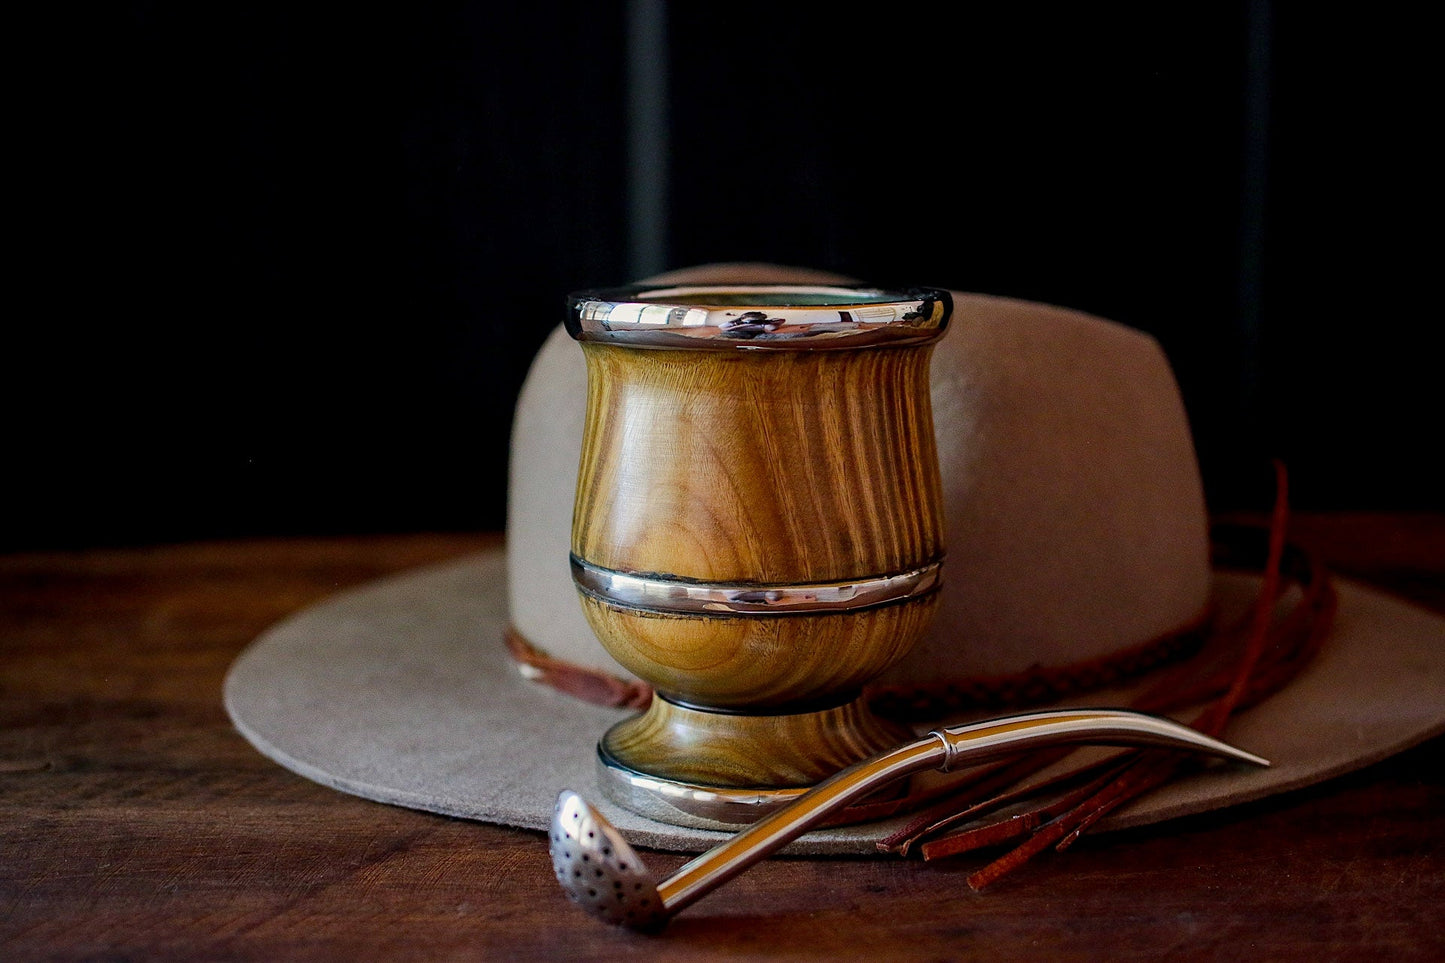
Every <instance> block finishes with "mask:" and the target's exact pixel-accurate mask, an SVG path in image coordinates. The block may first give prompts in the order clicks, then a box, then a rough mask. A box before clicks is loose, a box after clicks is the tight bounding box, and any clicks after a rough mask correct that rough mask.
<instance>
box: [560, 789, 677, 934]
mask: <svg viewBox="0 0 1445 963" xmlns="http://www.w3.org/2000/svg"><path fill="white" fill-rule="evenodd" d="M551 852H552V870H553V872H554V873H556V875H557V882H558V883H559V884H561V886H562V889H563V890H564V891H565V892H566V893H567V895H568V896H569V897H571V898H572V900H573V901H574V902H576V903H577V904H578V905H579V906H581V907H582V908H583V909H585V910H586V911H587V912H589V913H591V914H592V915H593V916H596V917H597V918H598V919H601V920H605V921H607V922H608V923H612V924H614V925H616V926H626V927H629V928H632V929H652V928H654V927H657V926H660V925H661V924H662V923H664V922H666V920H667V917H668V914H667V912H666V910H665V909H664V907H663V905H662V901H661V899H660V898H659V897H658V895H657V884H656V883H655V882H654V881H653V878H652V874H651V873H649V872H648V870H647V867H646V866H645V865H644V864H643V862H642V859H641V857H639V856H638V855H637V853H636V852H635V851H634V850H633V849H632V847H631V846H630V845H628V843H627V840H625V839H623V838H622V834H621V833H619V832H618V831H617V829H616V828H615V827H613V825H612V824H611V823H609V822H608V821H607V820H606V818H604V817H603V816H602V814H601V813H599V812H597V811H596V810H595V809H593V808H592V807H591V806H590V805H588V804H587V801H586V800H585V799H583V798H582V797H581V796H579V795H577V793H575V792H572V791H571V790H564V791H563V792H562V793H561V795H559V796H558V797H557V806H556V808H555V809H554V811H553V813H552V827H551Z"/></svg>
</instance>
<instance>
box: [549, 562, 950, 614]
mask: <svg viewBox="0 0 1445 963" xmlns="http://www.w3.org/2000/svg"><path fill="white" fill-rule="evenodd" d="M571 560H572V580H573V581H574V582H575V583H576V585H577V588H578V589H580V590H581V591H582V592H584V593H585V594H587V595H589V596H592V597H593V598H596V599H600V600H602V601H604V602H608V603H610V604H612V605H617V606H621V607H623V608H629V609H642V610H644V611H648V612H660V613H664V614H668V615H694V616H698V615H701V616H738V615H787V614H801V613H813V614H819V613H829V612H853V611H857V610H859V609H868V608H874V607H876V606H879V605H888V604H889V603H892V602H902V601H906V600H907V599H913V598H921V597H922V596H925V595H928V594H929V593H930V592H934V591H936V590H937V589H938V588H939V586H940V585H941V584H942V575H943V562H942V561H936V562H931V563H929V564H927V565H923V566H920V567H919V568H915V569H910V570H909V571H906V572H898V573H895V574H892V575H878V576H873V577H870V578H863V579H850V580H848V581H841V582H814V583H805V584H791V585H764V584H758V583H730V584H729V583H707V582H695V581H689V580H685V579H679V578H676V577H666V576H660V575H639V574H635V573H631V572H618V571H614V570H613V569H608V568H602V567H601V566H598V565H593V564H592V563H591V562H588V561H586V560H585V559H580V558H578V557H577V556H576V555H572V556H571Z"/></svg>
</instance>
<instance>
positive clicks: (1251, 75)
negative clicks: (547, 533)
mask: <svg viewBox="0 0 1445 963" xmlns="http://www.w3.org/2000/svg"><path fill="white" fill-rule="evenodd" d="M416 6H417V7H418V9H406V10H401V9H397V10H391V11H388V12H380V11H377V10H374V9H371V8H367V9H365V10H361V11H358V10H349V11H343V12H337V11H331V12H320V11H315V10H305V9H303V10H297V9H290V8H282V9H271V8H269V7H257V6H255V5H249V4H234V3H233V4H227V3H214V4H182V3H164V2H157V3H145V4H134V3H133V4H117V5H111V6H106V7H103V8H101V7H97V8H96V9H95V10H86V9H85V8H83V7H81V8H76V7H71V8H67V9H66V11H65V12H64V13H63V14H59V15H56V16H54V17H52V18H51V19H49V20H48V21H47V22H45V23H35V24H27V25H24V27H23V28H17V29H16V32H15V35H14V36H15V42H16V44H17V46H20V47H23V48H25V49H26V52H28V54H29V55H30V57H31V64H32V66H31V68H30V69H29V70H28V71H25V72H24V77H23V82H22V83H21V84H20V85H19V86H18V87H16V88H14V89H13V90H12V94H13V96H12V100H13V101H14V107H13V109H12V112H11V118H10V124H9V127H10V131H11V137H10V138H9V140H10V143H11V147H10V148H9V153H10V154H11V158H12V161H19V164H18V165H17V166H16V168H15V170H16V171H17V173H13V174H12V175H11V182H12V204H11V209H12V217H11V219H10V223H11V234H12V241H13V242H18V249H19V251H20V253H19V254H17V255H16V256H15V257H14V258H13V262H12V267H13V269H14V271H15V274H14V283H13V284H12V287H11V290H12V298H13V301H12V305H11V308H10V310H9V311H8V312H7V314H8V315H9V321H8V323H7V324H6V326H5V327H6V329H7V330H8V332H9V333H8V335H7V338H6V341H7V342H8V347H6V348H0V376H3V388H0V391H3V398H0V400H3V402H4V404H5V410H6V424H7V426H8V429H7V431H6V432H5V435H6V438H5V441H4V448H3V456H0V457H3V461H0V468H3V471H4V474H5V476H6V477H7V478H8V479H9V481H10V483H9V484H8V485H7V486H6V487H7V488H8V489H9V491H10V494H8V495H0V499H3V502H0V504H3V505H4V506H5V508H4V510H3V512H0V547H3V548H8V549H15V548H45V547H72V546H83V545H99V544H110V543H134V542H141V543H144V542H153V541H169V540H177V539H189V538H208V537H218V536H234V535H249V534H306V533H326V532H370V531H385V530H402V531H405V530H456V529H496V528H500V527H501V525H502V523H503V520H504V509H505V495H506V446H507V440H508V433H509V427H510V419H511V413H512V406H513V403H514V401H515V397H516V393H517V391H518V389H519V387H520V385H521V380H522V378H523V376H524V374H525V372H526V367H527V365H528V363H529V361H530V359H531V357H532V355H533V353H534V352H535V350H536V348H537V347H538V346H539V345H540V343H541V341H542V339H543V338H544V337H545V335H546V334H547V332H548V331H549V330H550V329H551V328H552V327H553V326H554V325H555V324H556V323H558V321H559V320H560V316H561V306H562V299H563V297H564V295H565V293H566V292H567V291H569V290H572V289H576V288H581V287H586V286H594V285H600V284H615V283H621V282H624V281H626V280H629V279H630V278H631V277H634V276H636V275H637V274H638V273H641V272H642V271H644V270H653V269H659V268H664V267H677V266H682V265H687V264H693V263H699V262H705V261H714V260H735V259H742V260H769V261H775V262H781V263H788V264H801V265H809V266H815V267H823V268H831V269H835V270H839V271H844V272H847V273H851V274H854V275H857V276H861V277H864V278H867V279H876V280H880V281H893V282H916V283H925V284H937V285H946V286H950V287H954V288H961V289H968V290H976V291H985V292H989V293H995V294H1006V295H1013V296H1017V297H1024V298H1033V299H1039V300H1045V301H1051V302H1054V303H1059V304H1064V305H1068V306H1071V307H1077V308H1082V309H1085V310H1088V311H1092V312H1095V313H1098V314H1101V315H1104V316H1107V317H1111V318H1114V319H1116V320H1119V321H1123V322H1125V323H1128V324H1131V325H1134V326H1136V327H1139V328H1142V329H1144V330H1146V331H1149V332H1151V333H1152V334H1154V335H1155V336H1157V337H1158V338H1159V339H1160V340H1161V342H1162V343H1163V345H1164V347H1165V350H1166V351H1167V353H1168V354H1169V356H1170V359H1171V361H1172V363H1173V364H1174V367H1175V370H1176V373H1177V375H1178V377H1179V379H1180V382H1181V385H1182V388H1183V390H1184V395H1185V401H1186V404H1187V406H1188V408H1189V411H1190V416H1191V421H1192V424H1193V426H1194V429H1195V434H1196V442H1197V445H1198V448H1199V452H1200V457H1201V462H1202V466H1203V470H1204V473H1205V480H1206V486H1207V489H1208V493H1209V497H1210V501H1211V505H1212V506H1213V507H1214V508H1216V509H1229V508H1250V507H1260V506H1263V505H1265V504H1267V503H1268V500H1269V496H1270V486H1269V481H1268V463H1269V459H1270V458H1271V457H1274V456H1278V457H1281V458H1283V459H1285V461H1286V462H1287V464H1288V465H1289V466H1290V468H1291V472H1292V477H1293V492H1294V500H1295V502H1296V504H1298V505H1301V506H1303V507H1306V508H1326V509H1328V508H1442V507H1445V498H1442V491H1445V484H1442V474H1441V472H1440V469H1439V468H1438V466H1437V465H1436V460H1437V457H1438V449H1439V446H1440V442H1439V438H1438V434H1439V430H1438V421H1439V417H1440V414H1441V407H1442V406H1441V393H1440V388H1439V375H1438V370H1437V369H1438V365H1437V361H1436V355H1435V354H1434V349H1433V347H1432V345H1433V342H1434V339H1433V338H1431V337H1429V335H1431V334H1432V333H1433V331H1432V329H1434V328H1436V327H1437V326H1438V325H1439V320H1440V318H1439V315H1440V311H1439V308H1438V304H1437V303H1436V302H1435V301H1433V300H1431V299H1428V298H1427V293H1428V294H1433V291H1427V288H1429V287H1433V279H1434V275H1435V274H1436V273H1438V269H1437V268H1436V267H1435V254H1436V250H1437V248H1438V242H1436V241H1435V240H1433V232H1434V230H1435V226H1436V224H1437V223H1438V221H1437V219H1436V218H1435V216H1434V211H1435V207H1436V204H1435V197H1434V193H1435V186H1434V185H1435V182H1436V181H1437V180H1438V160H1439V158H1438V156H1436V155H1428V154H1427V151H1426V144H1427V137H1426V132H1427V131H1428V130H1431V129H1433V128H1435V127H1437V126H1438V109H1437V107H1436V106H1435V101H1434V94H1433V90H1434V88H1435V86H1436V84H1435V81H1436V80H1437V79H1438V78H1436V77H1435V76H1434V71H1433V70H1432V69H1431V68H1429V67H1428V66H1427V65H1428V64H1430V63H1431V62H1432V61H1433V60H1434V59H1435V57H1434V55H1433V54H1432V53H1431V52H1430V51H1429V50H1427V49H1426V38H1427V37H1428V36H1429V33H1428V31H1426V30H1425V29H1424V27H1423V25H1422V24H1421V23H1419V22H1414V21H1411V20H1408V19H1401V20H1392V19H1390V18H1389V17H1388V16H1387V15H1385V14H1381V13H1379V12H1377V11H1374V10H1373V9H1372V10H1371V11H1370V12H1369V14H1368V15H1362V14H1361V13H1360V12H1359V11H1358V10H1356V11H1354V12H1352V13H1348V14H1347V13H1346V12H1344V11H1341V12H1338V13H1332V12H1323V11H1322V10H1320V9H1319V8H1318V5H1315V6H1313V7H1311V8H1310V9H1308V10H1305V9H1301V8H1298V7H1291V8H1289V9H1279V10H1275V9H1274V8H1273V5H1272V4H1270V3H1267V2H1262V0H1256V2H1252V3H1242V4H1211V5H1206V4H1200V5H1175V4H1150V5H1138V6H1128V7H1119V6H1110V7H1106V8H1102V9H1100V8H1095V7H1092V6H1091V7H1089V9H1087V11H1083V10H1078V9H1075V10H1073V11H1072V12H1060V9H1056V8H1053V7H1039V6H1026V5H1017V4H1015V5H1009V6H1008V7H1007V8H1004V7H1002V6H1000V7H998V8H995V7H993V6H985V5H955V6H951V7H949V8H947V11H948V12H940V10H934V9H931V8H920V9H919V10H917V11H916V12H915V10H914V9H913V8H911V7H909V6H908V5H898V4H894V5H887V6H886V7H884V8H877V9H874V8H869V12H868V16H867V17H858V18H850V19H847V20H846V21H842V22H840V21H837V20H836V19H834V20H820V19H819V18H818V17H817V16H816V15H815V16H805V15H803V14H801V13H796V12H790V11H789V10H788V9H787V8H786V5H784V4H779V3H776V2H773V3H761V2H755V0H741V2H732V3H728V4H726V5H700V4H688V5H677V6H676V7H675V8H674V9H671V10H668V11H666V16H665V18H660V17H659V16H658V13H657V11H656V10H655V9H654V10H653V11H652V13H648V12H647V11H648V9H649V8H654V7H657V6H659V5H657V4H652V3H647V2H635V3H632V4H630V5H629V4H625V3H623V2H621V0H604V2H596V3H585V4H584V3H559V2H546V0H536V2H533V3H530V4H525V5H507V7H509V8H511V9H507V10H505V11H499V10H498V9H494V6H501V5H491V4H482V3H445V4H432V5H428V6H427V7H426V8H425V9H420V8H421V5H416ZM704 6H705V7H706V9H702V8H703V7H704ZM1079 6H1080V7H1082V6H1083V5H1079ZM960 8H961V9H960ZM941 9H942V8H941ZM1063 9H1064V10H1068V9H1069V8H1063ZM639 10H641V11H642V13H638V11H639ZM629 11H631V14H630V15H631V17H632V19H631V20H629ZM629 25H630V26H629ZM647 29H651V30H653V31H654V36H656V35H657V34H656V31H658V30H665V34H664V36H665V37H666V41H665V43H657V42H653V43H650V44H644V45H643V47H642V52H641V53H637V54H633V55H631V56H629V54H628V52H627V51H628V47H627V43H628V37H629V36H638V35H639V34H641V35H644V36H645V35H646V30H647ZM663 81H665V85H663V83H662V82H663ZM639 85H641V86H643V87H650V89H651V90H652V91H653V92H654V93H658V94H662V95H663V96H662V97H661V98H660V101H659V102H658V104H657V105H656V106H655V107H654V108H652V109H651V113H648V110H647V109H646V108H644V110H643V113H642V114H641V115H638V114H636V113H635V112H629V107H628V104H629V103H630V101H629V96H628V94H629V90H631V91H632V92H633V93H634V94H636V93H637V92H638V89H639ZM643 92H644V93H645V92H646V91H645V90H644V91H643ZM639 117H640V119H639ZM659 117H661V118H662V120H663V124H662V125H661V126H658V124H657V119H658V118H659ZM649 118H650V119H649ZM629 129H631V131H632V133H633V134H634V135H640V136H637V137H634V139H633V140H629V136H628V135H629ZM639 142H640V143H642V144H643V145H644V146H643V147H642V148H641V150H640V152H639V149H638V148H637V147H636V146H633V147H629V144H634V145H635V144H636V143H639ZM649 160H653V161H659V162H660V163H659V170H658V171H655V172H653V173H652V174H651V175H649V176H651V184H652V186H651V187H648V188H646V189H645V190H648V191H652V192H653V193H652V194H651V195H649V196H651V197H653V198H654V199H656V200H660V201H663V202H664V203H663V204H662V205H661V206H662V210H663V212H664V214H665V225H664V227H663V230H662V233H660V234H658V233H656V231H654V232H653V233H651V234H647V235H646V237H642V236H641V234H643V233H646V225H647V223H648V221H647V215H646V214H645V211H644V213H643V214H642V215H639V214H637V213H636V211H637V209H638V208H637V206H636V204H635V201H636V200H637V199H638V198H637V193H636V188H634V187H629V185H630V184H635V183H636V181H635V180H632V179H630V178H634V177H636V176H637V175H638V174H639V172H640V173H641V174H642V175H647V172H648V170H649V165H648V164H647V163H646V161H649ZM629 192H631V193H629ZM644 207H645V205H644ZM630 224H631V225H632V226H629V225H630ZM638 225H641V227H639V226H638ZM1421 237H1423V238H1424V239H1423V240H1422V239H1421ZM648 238H650V239H651V240H652V241H653V242H654V243H653V244H651V246H649V245H647V244H643V243H639V241H645V240H647V239H648ZM1427 251H1428V252H1429V254H1430V256H1429V258H1428V260H1427V253H1426V252H1427Z"/></svg>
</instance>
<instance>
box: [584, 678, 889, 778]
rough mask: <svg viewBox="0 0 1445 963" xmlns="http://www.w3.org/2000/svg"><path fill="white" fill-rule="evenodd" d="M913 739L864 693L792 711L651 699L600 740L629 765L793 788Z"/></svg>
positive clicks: (676, 774) (659, 773) (665, 773)
mask: <svg viewBox="0 0 1445 963" xmlns="http://www.w3.org/2000/svg"><path fill="white" fill-rule="evenodd" d="M911 738H913V733H912V732H911V731H909V730H908V729H906V728H904V727H903V726H900V725H896V724H893V723H890V722H888V721H886V720H883V719H880V718H878V717H877V716H876V715H874V714H873V712H872V711H870V710H869V709H868V707H867V705H865V704H864V703H863V701H862V700H861V699H855V700H854V701H852V702H850V703H848V704H846V705H843V706H838V707H837V708H834V709H827V710H821V711H817V712H805V713H798V714H796V715H724V714H722V713H717V712H703V711H699V710H696V709H690V708H688V707H686V706H679V705H674V704H673V703H671V702H668V701H667V700H666V699H653V700H652V704H651V705H650V706H648V709H647V712H645V713H644V714H642V715H641V716H638V717H636V718H633V719H628V720H626V721H625V722H621V723H618V724H617V725H616V726H613V727H612V729H610V730H609V731H608V732H607V735H606V737H605V738H604V739H603V746H604V748H605V749H606V751H607V752H608V753H609V754H610V755H611V756H612V757H613V758H614V759H618V760H621V761H623V762H624V763H625V764H626V765H627V766H628V767H629V768H631V769H634V770H637V771H640V772H645V773H647V774H648V775H653V776H660V777H662V778H663V779H671V780H673V781H676V782H682V783H688V784H692V785H705V786H725V787H738V788H741V787H746V788H767V789H790V788H792V789H796V788H799V787H803V786H811V785H813V784H814V783H816V782H820V781H821V780H823V779H825V778H827V777H828V776H831V775H833V773H835V772H837V771H838V770H840V769H843V768H845V767H846V766H849V765H851V764H853V763H855V762H858V761H859V760H861V759H866V758H868V757H869V756H873V755H876V754H878V753H880V752H883V751H884V750H886V749H892V748H894V747H895V746H897V745H898V744H899V743H901V742H905V741H907V740H908V739H911Z"/></svg>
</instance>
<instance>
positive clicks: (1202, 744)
mask: <svg viewBox="0 0 1445 963" xmlns="http://www.w3.org/2000/svg"><path fill="white" fill-rule="evenodd" d="M1084 744H1090V745H1104V746H1153V747H1159V748H1165V749H1180V750H1185V751H1190V752H1199V753H1204V754H1207V755H1213V756H1220V757H1223V758H1225V759H1233V760H1236V761H1239V762H1248V763H1252V764H1253V765H1256V766H1268V765H1269V762H1268V761H1267V760H1265V759H1261V758H1260V757H1259V756H1256V755H1253V754H1251V753H1248V752H1245V751H1243V750H1241V749H1236V748H1235V747H1233V746H1231V745H1228V744H1227V743H1223V742H1220V741H1219V740H1218V739H1212V738H1210V737H1209V736H1206V735H1204V734H1203V733H1201V732H1198V731H1196V730H1194V729H1190V728H1189V727H1187V726H1183V725H1180V724H1179V723H1177V722H1174V721H1172V720H1169V719H1163V718H1160V717H1158V716H1151V715H1146V714H1144V713H1139V712H1130V711H1126V710H1121V709H1060V710H1053V711H1049V712H1034V713H1029V714H1026V715H1018V716H1008V717H1005V718H1001V719H990V720H987V721H985V722H975V723H970V724H968V725H961V726H950V727H948V728H944V729H935V730H933V731H932V732H930V733H929V734H928V735H926V736H922V737H920V738H918V739H916V740H914V741H913V742H909V743H906V744H904V745H902V746H899V747H898V748H896V749H890V750H889V751H887V752H884V753H882V754H880V755H878V756H874V757H873V758H872V759H866V760H864V761H863V762H859V763H856V764H854V765H852V766H849V767H848V768H847V769H844V770H843V771H841V772H839V773H836V774H835V775H833V776H830V777H829V778H828V779H825V780H824V781H822V782H820V783H819V784H818V785H817V786H815V787H813V789H811V790H810V791H808V792H807V793H805V794H803V795H802V796H799V797H798V799H797V800H795V801H794V802H792V803H790V804H789V805H787V806H785V807H784V808H782V809H780V810H778V811H776V812H774V813H772V814H771V815H768V816H765V817H764V818H762V819H760V820H759V821H758V822H756V823H754V824H753V825H752V826H749V827H748V828H747V829H745V830H743V831H742V832H740V833H738V834H737V835H736V836H734V837H732V838H731V839H729V840H727V841H726V842H723V843H721V844H719V845H717V846H715V847H713V848H712V849H710V850H708V851H707V852H705V853H703V854H702V855H701V856H698V857H697V858H696V859H694V860H692V861H691V862H689V863H687V864H686V865H684V866H683V867H682V868H680V869H679V870H678V871H677V872H675V873H673V874H672V875H671V876H669V877H668V878H667V879H665V880H663V881H662V882H661V883H657V882H654V881H653V877H652V874H651V873H649V872H648V870H647V867H646V866H645V865H643V862H642V859H641V857H639V856H638V855H637V853H636V852H635V851H634V850H633V849H632V847H631V846H630V845H628V843H627V840H625V839H623V837H622V834H621V833H619V832H618V831H617V829H616V828H615V827H614V826H613V825H612V824H611V823H609V822H608V821H607V820H606V819H605V818H603V816H602V815H601V814H600V813H598V812H597V811H596V810H595V809H593V808H592V807H591V806H590V805H588V804H587V801H586V800H584V799H583V798H582V797H581V796H579V795H577V794H576V793H575V792H572V791H570V790H566V791H564V792H562V794H561V795H560V796H558V797H557V808H556V811H555V812H554V813H553V816H552V829H551V852H552V868H553V869H554V870H555V871H556V874H557V881H558V882H559V883H561V884H562V888H563V889H564V890H566V892H567V894H568V895H569V896H571V897H572V899H573V900H575V901H576V902H577V903H579V904H580V905H581V906H582V907H583V908H584V909H586V910H587V911H588V912H589V913H591V914H592V915H593V916H596V917H598V918H599V919H603V920H606V921H607V922H609V923H615V924H618V925H621V926H627V927H631V928H634V929H653V928H656V927H659V926H661V925H662V924H663V923H665V922H666V921H667V920H668V918H670V917H671V916H672V915H673V914H674V913H677V912H679V911H680V910H682V909H684V908H685V907H687V906H691V905H692V904H693V903H695V902H696V901H697V900H699V899H701V898H702V897H703V896H706V895H707V894H708V893H710V892H712V891H713V890H715V889H717V888H718V887H719V886H721V885H723V884H724V883H726V882H727V881H728V880H730V879H732V878H733V877H734V876H737V875H738V874H739V873H741V872H743V871H744V870H746V869H747V868H748V867H750V866H752V865H753V864H754V863H756V862H758V861H759V860H762V859H764V858H765V857H767V856H769V855H770V854H772V853H774V852H776V851H777V850H779V849H781V848H782V847H784V846H786V845H787V844H788V843H790V842H792V841H793V840H794V839H797V838H798V837H799V836H801V835H802V834H803V833H805V832H807V831H808V830H809V829H811V828H812V827H813V826H816V825H817V824H818V823H819V822H820V821H822V820H823V819H824V818H825V817H827V816H828V815H829V814H830V813H833V812H836V811H837V810H839V809H842V808H843V807H844V806H847V805H848V804H849V803H851V802H853V801H854V800H856V799H859V798H861V797H863V796H867V795H868V794H870V793H872V792H875V791H877V790H878V789H880V788H881V787H883V786H885V785H887V784H888V783H891V782H893V781H895V780H897V779H901V778H903V777H904V776H908V775H912V774H914V773H918V772H923V771H925V770H928V769H937V770H939V771H940V772H948V771H949V770H952V769H957V768H961V767H964V766H975V765H978V764H979V763H982V762H987V761H989V760H991V759H995V758H997V757H1000V756H1006V755H1012V754H1014V753H1017V752H1020V751H1022V750H1025V749H1039V748H1044V747H1047V746H1058V745H1084Z"/></svg>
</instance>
